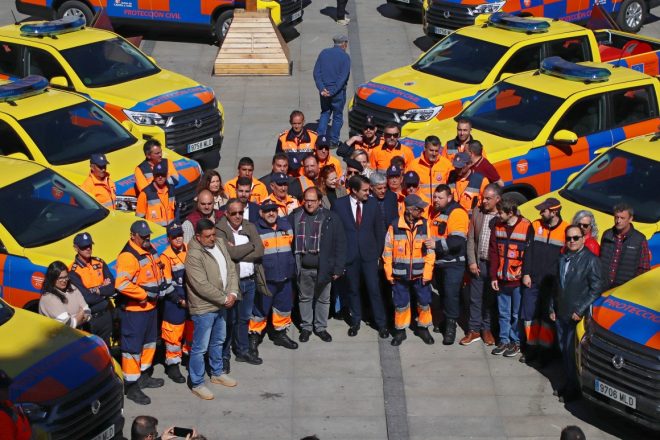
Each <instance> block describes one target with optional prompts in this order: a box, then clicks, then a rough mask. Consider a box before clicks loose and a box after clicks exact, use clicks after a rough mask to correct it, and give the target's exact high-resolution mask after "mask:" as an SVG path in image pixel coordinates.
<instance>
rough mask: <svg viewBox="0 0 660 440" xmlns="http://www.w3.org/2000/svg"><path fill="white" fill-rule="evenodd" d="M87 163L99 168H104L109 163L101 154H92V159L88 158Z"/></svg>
mask: <svg viewBox="0 0 660 440" xmlns="http://www.w3.org/2000/svg"><path fill="white" fill-rule="evenodd" d="M89 162H90V163H93V164H94V165H98V166H100V167H104V166H106V165H108V164H109V163H110V162H108V158H107V157H105V154H101V153H95V154H92V157H90V158H89Z"/></svg>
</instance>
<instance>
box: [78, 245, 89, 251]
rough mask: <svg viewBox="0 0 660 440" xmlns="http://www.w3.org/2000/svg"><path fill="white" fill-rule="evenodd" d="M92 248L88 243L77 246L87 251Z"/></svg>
mask: <svg viewBox="0 0 660 440" xmlns="http://www.w3.org/2000/svg"><path fill="white" fill-rule="evenodd" d="M91 248H92V245H91V244H90V245H89V246H79V247H78V249H80V250H81V251H88V250H90V249H91Z"/></svg>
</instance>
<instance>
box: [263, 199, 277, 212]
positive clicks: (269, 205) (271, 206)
mask: <svg viewBox="0 0 660 440" xmlns="http://www.w3.org/2000/svg"><path fill="white" fill-rule="evenodd" d="M259 209H261V210H262V211H277V210H278V209H279V207H278V206H277V204H276V203H275V202H273V201H272V200H270V199H266V200H264V201H263V202H261V206H260V207H259Z"/></svg>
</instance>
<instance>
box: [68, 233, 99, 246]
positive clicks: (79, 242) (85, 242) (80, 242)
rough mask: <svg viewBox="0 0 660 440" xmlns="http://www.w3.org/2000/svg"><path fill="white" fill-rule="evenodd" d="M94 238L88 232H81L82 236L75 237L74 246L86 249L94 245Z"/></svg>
mask: <svg viewBox="0 0 660 440" xmlns="http://www.w3.org/2000/svg"><path fill="white" fill-rule="evenodd" d="M93 244H94V242H93V241H92V236H91V235H89V234H88V233H87V232H81V233H80V234H78V235H76V236H75V237H73V245H74V246H77V247H79V248H84V247H87V246H91V245H93Z"/></svg>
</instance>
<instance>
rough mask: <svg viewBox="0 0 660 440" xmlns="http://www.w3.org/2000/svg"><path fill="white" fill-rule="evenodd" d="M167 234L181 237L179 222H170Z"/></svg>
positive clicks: (181, 230)
mask: <svg viewBox="0 0 660 440" xmlns="http://www.w3.org/2000/svg"><path fill="white" fill-rule="evenodd" d="M167 236H168V237H170V238H174V237H182V236H183V228H182V227H181V224H180V223H176V222H175V223H172V224H170V225H169V226H168V227H167Z"/></svg>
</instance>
